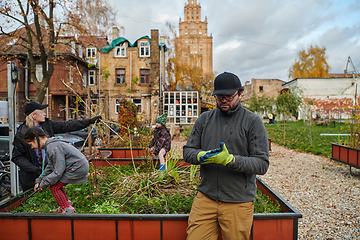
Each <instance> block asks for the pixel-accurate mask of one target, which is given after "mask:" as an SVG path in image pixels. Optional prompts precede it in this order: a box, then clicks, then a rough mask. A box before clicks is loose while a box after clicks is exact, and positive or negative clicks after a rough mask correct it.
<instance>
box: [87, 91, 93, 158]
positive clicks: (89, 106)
mask: <svg viewBox="0 0 360 240" xmlns="http://www.w3.org/2000/svg"><path fill="white" fill-rule="evenodd" d="M86 88H87V110H88V119H90V118H91V112H92V110H91V99H90V87H89V85H87V87H86ZM91 145H92V139H91V126H89V127H88V146H89V155H91V154H92V146H91Z"/></svg>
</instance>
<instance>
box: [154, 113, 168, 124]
mask: <svg viewBox="0 0 360 240" xmlns="http://www.w3.org/2000/svg"><path fill="white" fill-rule="evenodd" d="M166 121H167V112H166V113H164V114H163V115H161V116H160V117H158V118H157V119H156V122H158V123H161V125H163V126H165V125H166Z"/></svg>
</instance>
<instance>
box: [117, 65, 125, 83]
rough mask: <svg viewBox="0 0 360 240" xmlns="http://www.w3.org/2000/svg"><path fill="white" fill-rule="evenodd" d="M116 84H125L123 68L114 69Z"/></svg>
mask: <svg viewBox="0 0 360 240" xmlns="http://www.w3.org/2000/svg"><path fill="white" fill-rule="evenodd" d="M116 84H125V69H124V68H120V69H116Z"/></svg>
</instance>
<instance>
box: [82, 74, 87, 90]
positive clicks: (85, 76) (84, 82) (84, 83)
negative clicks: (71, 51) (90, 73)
mask: <svg viewBox="0 0 360 240" xmlns="http://www.w3.org/2000/svg"><path fill="white" fill-rule="evenodd" d="M82 78H83V86H84V87H86V79H87V72H86V71H83V75H82Z"/></svg>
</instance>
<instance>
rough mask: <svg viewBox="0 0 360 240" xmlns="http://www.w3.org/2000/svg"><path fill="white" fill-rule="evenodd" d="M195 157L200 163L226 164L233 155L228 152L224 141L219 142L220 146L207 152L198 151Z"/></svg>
mask: <svg viewBox="0 0 360 240" xmlns="http://www.w3.org/2000/svg"><path fill="white" fill-rule="evenodd" d="M197 159H198V161H199V162H200V163H201V164H207V163H217V164H221V165H224V166H226V165H227V164H229V163H230V162H231V161H232V160H233V159H234V155H232V154H230V153H229V151H228V150H227V148H226V146H225V143H224V142H221V143H220V148H216V149H213V150H211V151H208V152H206V151H201V152H199V153H198V155H197Z"/></svg>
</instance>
